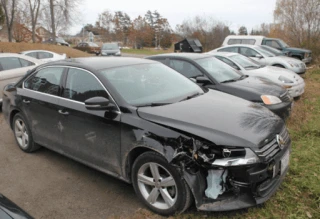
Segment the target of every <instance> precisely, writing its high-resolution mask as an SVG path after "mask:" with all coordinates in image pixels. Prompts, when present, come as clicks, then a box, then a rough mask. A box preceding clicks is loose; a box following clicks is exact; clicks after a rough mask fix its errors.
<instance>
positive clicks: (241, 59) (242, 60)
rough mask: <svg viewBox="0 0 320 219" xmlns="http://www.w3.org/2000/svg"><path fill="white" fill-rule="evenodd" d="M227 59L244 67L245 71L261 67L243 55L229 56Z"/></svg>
mask: <svg viewBox="0 0 320 219" xmlns="http://www.w3.org/2000/svg"><path fill="white" fill-rule="evenodd" d="M229 58H230V59H231V60H232V61H234V62H236V63H238V64H239V65H241V66H242V67H244V68H245V69H249V68H260V67H261V65H260V64H259V63H258V62H256V61H254V60H253V59H250V58H248V57H246V56H243V55H233V56H229Z"/></svg>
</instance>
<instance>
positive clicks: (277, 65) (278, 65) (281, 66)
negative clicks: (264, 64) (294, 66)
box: [274, 64, 285, 68]
mask: <svg viewBox="0 0 320 219" xmlns="http://www.w3.org/2000/svg"><path fill="white" fill-rule="evenodd" d="M274 67H279V68H285V67H284V66H283V65H280V64H276V65H274Z"/></svg>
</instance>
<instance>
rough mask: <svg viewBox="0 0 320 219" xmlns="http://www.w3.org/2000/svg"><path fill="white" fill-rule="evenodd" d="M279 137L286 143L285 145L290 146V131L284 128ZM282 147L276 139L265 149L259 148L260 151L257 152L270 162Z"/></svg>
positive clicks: (265, 146) (264, 147)
mask: <svg viewBox="0 0 320 219" xmlns="http://www.w3.org/2000/svg"><path fill="white" fill-rule="evenodd" d="M279 135H280V136H281V137H282V139H283V140H284V141H285V145H288V143H289V141H290V136H289V133H288V130H287V128H286V127H284V128H283V129H282V130H281V132H280V133H279ZM280 150H281V149H280V147H279V145H278V142H277V139H276V138H274V139H273V140H272V141H270V142H269V143H267V144H266V145H264V146H263V147H261V148H259V150H257V151H256V153H257V155H258V156H259V157H260V158H261V159H263V160H264V161H268V160H270V159H271V158H272V157H274V156H275V155H276V154H277V153H278V152H279V151H280Z"/></svg>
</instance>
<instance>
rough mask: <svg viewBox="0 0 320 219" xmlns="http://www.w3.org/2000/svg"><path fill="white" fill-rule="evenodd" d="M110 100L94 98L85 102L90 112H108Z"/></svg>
mask: <svg viewBox="0 0 320 219" xmlns="http://www.w3.org/2000/svg"><path fill="white" fill-rule="evenodd" d="M109 103H110V100H108V99H107V98H105V97H92V98H89V99H87V100H86V101H84V105H85V106H86V108H87V109H88V110H107V109H108V105H109Z"/></svg>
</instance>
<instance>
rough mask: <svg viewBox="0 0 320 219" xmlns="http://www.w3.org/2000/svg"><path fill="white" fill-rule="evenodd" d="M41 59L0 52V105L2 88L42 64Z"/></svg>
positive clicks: (0, 103) (0, 102)
mask: <svg viewBox="0 0 320 219" xmlns="http://www.w3.org/2000/svg"><path fill="white" fill-rule="evenodd" d="M42 63H43V62H42V61H41V60H38V59H35V58H32V57H29V56H25V55H19V54H15V53H0V105H2V95H3V93H2V91H3V88H4V87H5V86H6V85H7V84H9V83H11V82H16V81H18V80H19V79H20V78H21V77H22V76H23V75H24V74H26V72H27V71H28V70H30V69H33V68H34V67H35V66H37V65H40V64H42Z"/></svg>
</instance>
